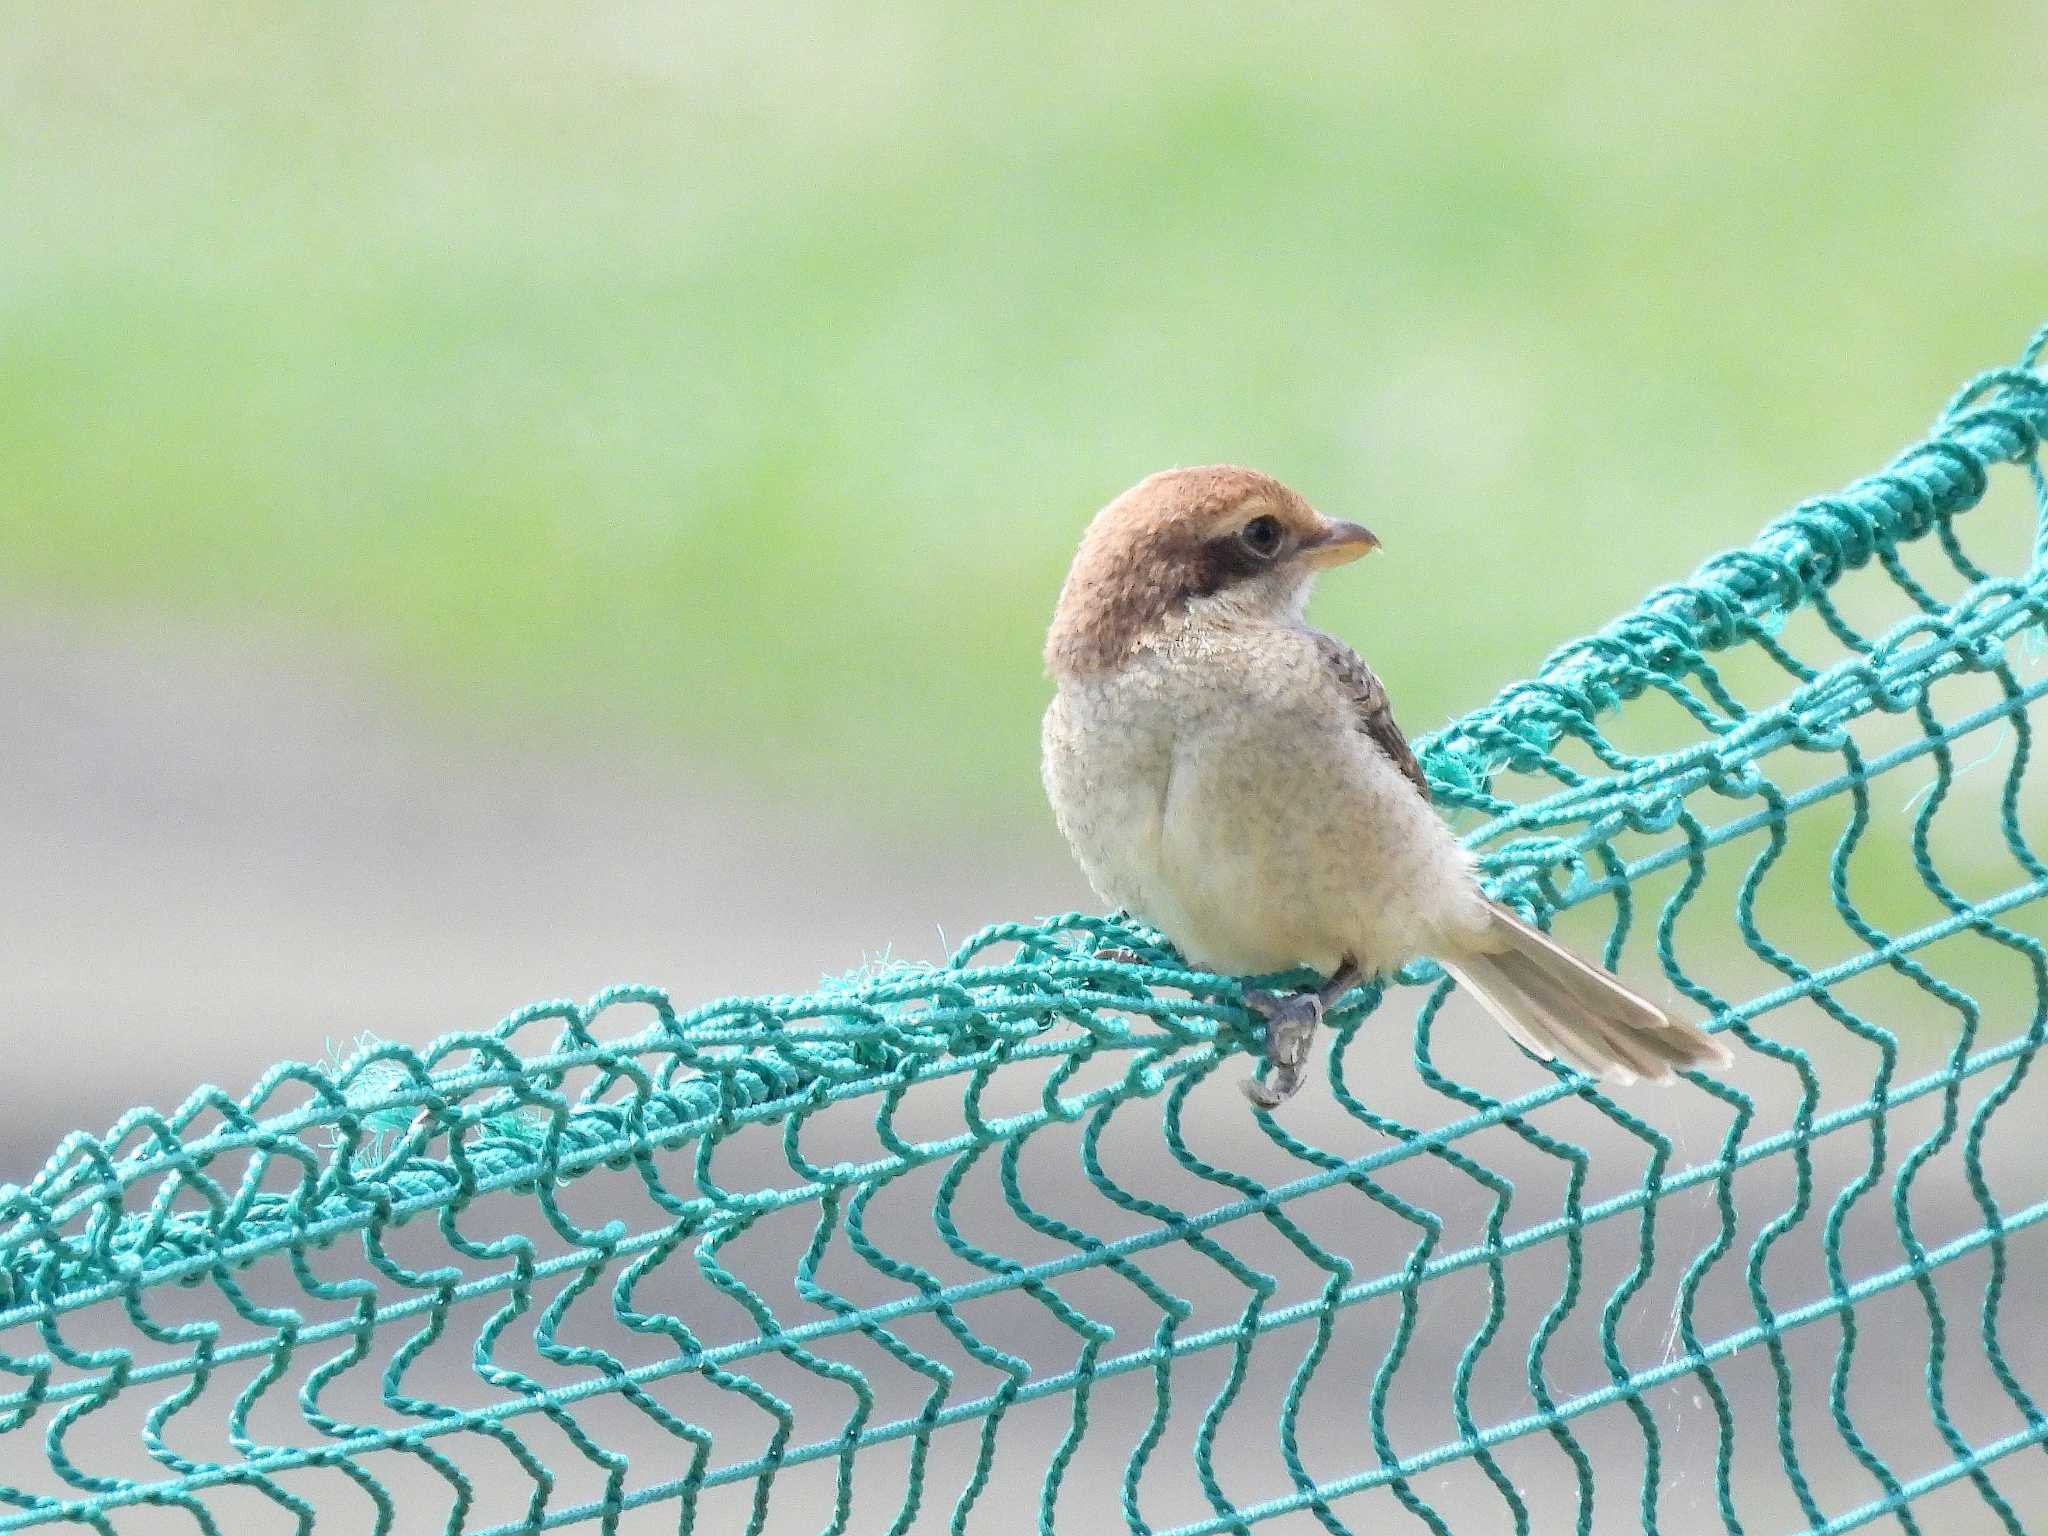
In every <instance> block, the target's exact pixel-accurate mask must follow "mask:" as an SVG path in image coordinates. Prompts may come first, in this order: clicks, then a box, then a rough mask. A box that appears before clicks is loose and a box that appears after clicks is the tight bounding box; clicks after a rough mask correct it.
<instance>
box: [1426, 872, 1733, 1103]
mask: <svg viewBox="0 0 2048 1536" xmlns="http://www.w3.org/2000/svg"><path fill="white" fill-rule="evenodd" d="M1490 917H1491V921H1490V922H1489V923H1488V925H1487V928H1486V931H1485V932H1484V933H1483V934H1482V935H1481V936H1480V937H1479V938H1478V939H1477V940H1475V941H1474V942H1473V943H1472V944H1471V945H1470V946H1469V947H1466V948H1461V949H1460V950H1459V951H1458V952H1457V953H1456V954H1455V955H1454V956H1452V957H1450V958H1448V959H1446V960H1445V961H1444V964H1445V967H1446V968H1447V969H1448V970H1449V971H1450V972H1451V974H1452V975H1454V976H1456V977H1457V978H1458V981H1459V984H1460V985H1462V986H1463V987H1464V988H1465V990H1466V991H1468V992H1470V993H1471V994H1472V996H1473V997H1474V998H1475V999H1476V1000H1477V1001H1478V1003H1479V1006H1480V1007H1482V1008H1484V1009H1485V1010H1486V1011H1487V1013H1489V1014H1490V1015H1492V1017H1493V1019H1494V1022H1495V1023H1497V1024H1499V1025H1500V1027H1501V1028H1502V1029H1505V1030H1506V1031H1507V1032H1508V1033H1509V1034H1510V1035H1512V1036H1514V1038H1515V1039H1516V1040H1517V1041H1518V1042H1520V1043H1521V1044H1522V1045H1523V1046H1525V1047H1526V1048H1527V1049H1529V1050H1530V1051H1533V1052H1534V1053H1535V1054H1536V1055H1538V1056H1540V1057H1542V1058H1543V1059H1544V1060H1545V1061H1550V1060H1553V1059H1555V1060H1561V1061H1563V1062H1565V1063H1567V1064H1568V1065H1571V1066H1574V1067H1577V1068H1578V1069H1579V1070H1580V1071H1582V1072H1586V1073H1588V1074H1590V1075H1592V1076H1594V1077H1604V1078H1607V1079H1609V1080H1610V1081H1613V1082H1617V1083H1621V1084H1623V1085H1626V1084H1629V1083H1634V1082H1637V1081H1641V1080H1648V1081H1650V1082H1654V1083H1668V1082H1671V1081H1672V1080H1673V1079H1674V1077H1675V1076H1676V1074H1677V1073H1678V1072H1679V1071H1680V1070H1681V1069H1683V1068H1688V1067H1727V1066H1729V1065H1731V1064H1732V1063H1733V1061H1734V1058H1733V1057H1732V1056H1730V1055H1729V1053H1728V1048H1727V1047H1726V1046H1724V1045H1722V1044H1721V1042H1720V1041H1718V1040H1716V1039H1715V1038H1714V1037H1713V1036H1712V1035H1709V1034H1708V1033H1707V1032H1706V1031H1705V1030H1703V1029H1701V1028H1700V1027H1699V1026H1698V1025H1696V1024H1687V1023H1684V1022H1683V1021H1681V1020H1678V1019H1674V1018H1672V1017H1671V1016H1670V1015H1669V1014H1667V1013H1665V1012H1664V1011H1663V1010H1662V1009H1661V1008H1659V1007H1657V1006H1656V1004H1654V1003H1651V1002H1648V1001H1646V1000H1645V999H1643V998H1641V997H1638V996H1637V995H1636V994H1635V993H1633V992H1631V991H1630V990H1629V989H1628V988H1627V987H1625V986H1623V985H1622V984H1621V982H1619V981H1618V980H1616V979H1615V978H1614V977H1613V976H1612V975H1610V974H1608V973H1607V972H1606V971H1603V970H1601V969H1600V967H1598V966H1597V965H1592V964H1589V963H1588V962H1586V961H1584V960H1581V959H1580V958H1579V957H1578V956H1577V955H1575V954H1573V953H1572V952H1571V951H1570V950H1568V949H1566V948H1565V947H1564V946H1563V945H1562V944H1559V943H1558V942H1557V941H1556V940H1555V939H1553V938H1551V937H1550V935H1548V934H1546V933H1544V932H1543V931H1542V930H1541V929H1538V928H1532V927H1530V926H1529V924H1527V923H1525V922H1523V921H1522V920H1521V919H1520V918H1519V917H1517V916H1515V914H1514V913H1512V912H1510V911H1508V910H1507V908H1505V907H1502V906H1500V905H1498V904H1495V905H1494V906H1493V908H1492V911H1491V914H1490Z"/></svg>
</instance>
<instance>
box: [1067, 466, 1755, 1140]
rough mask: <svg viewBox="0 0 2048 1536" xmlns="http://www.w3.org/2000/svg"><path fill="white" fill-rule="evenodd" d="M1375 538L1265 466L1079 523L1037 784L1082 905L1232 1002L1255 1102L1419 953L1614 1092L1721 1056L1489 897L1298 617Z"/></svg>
mask: <svg viewBox="0 0 2048 1536" xmlns="http://www.w3.org/2000/svg"><path fill="white" fill-rule="evenodd" d="M1379 547H1380V541H1379V539H1378V538H1377V537H1376V536H1375V535H1374V534H1373V533H1372V532H1371V531H1370V530H1368V529H1366V528H1364V527H1362V526H1360V525H1359V524H1357V523H1353V522H1346V521H1343V520H1340V519H1336V518H1330V517H1326V516H1324V515H1323V514H1322V513H1320V512H1318V511H1317V510H1316V509H1315V508H1314V507H1312V506H1311V505H1310V504H1309V502H1308V501H1307V500H1305V499H1304V498H1303V497H1302V496H1301V495H1299V494H1298V493H1296V492H1295V491H1292V490H1290V489H1289V488H1288V487H1287V486H1285V485H1283V484H1281V482H1280V481H1278V480H1276V479H1274V478H1273V477H1271V476H1270V475H1266V474H1262V473H1260V472H1259V471H1257V470H1252V469H1245V468H1242V467H1239V466H1237V465H1230V464H1213V465H1205V466H1200V467H1195V468H1181V469H1169V470H1163V471H1161V472H1159V473H1158V474H1154V475H1152V476H1150V477H1148V478H1146V479H1144V480H1141V481H1139V482H1138V484H1136V485H1135V486H1133V487H1131V488H1130V489H1129V490H1127V491H1125V492H1124V493H1123V494H1122V495H1120V496H1118V497H1117V498H1116V499H1114V500H1113V501H1111V502H1110V503H1109V504H1108V505H1106V506H1105V507H1103V508H1102V510H1101V511H1099V512H1098V513H1096V514H1095V516H1094V518H1093V520H1092V521H1090V523H1089V524H1088V526H1087V529H1086V531H1085V532H1084V534H1083V535H1082V538H1081V542H1080V547H1079V549H1078V550H1077V551H1076V553H1075V555H1074V559H1073V563H1072V565H1071V567H1070V568H1069V570H1068V572H1067V577H1066V581H1065V583H1064V584H1063V585H1062V587H1061V589H1060V594H1059V600H1058V603H1057V605H1056V607H1055V610H1054V614H1053V620H1052V624H1051V627H1050V629H1049V630H1048V631H1047V634H1046V641H1045V664H1046V669H1047V671H1048V672H1049V673H1050V674H1051V677H1052V681H1053V685H1054V689H1053V698H1052V702H1051V704H1050V706H1049V707H1048V708H1047V710H1046V713H1045V719H1044V727H1043V731H1042V742H1041V745H1042V749H1043V756H1042V767H1043V774H1044V780H1045V789H1046V794H1047V796H1048V798H1049V799H1050V800H1051V802H1052V809H1053V814H1054V817H1055V819H1056V820H1057V822H1058V823H1059V827H1060V830H1061V832H1062V833H1063V834H1064V835H1065V837H1066V840H1067V842H1068V843H1069V845H1070V846H1071V847H1072V849H1073V852H1074V855H1075V857H1076V859H1077V860H1078V862H1079V863H1080V865H1081V868H1082V871H1083V873H1085V874H1086V875H1087V877H1088V880H1089V883H1090V884H1091V885H1093V887H1094V888H1095V891H1096V894H1097V895H1098V896H1100V897H1101V898H1102V900H1103V901H1105V902H1107V903H1109V904H1110V905H1111V906H1113V907H1117V908H1121V909H1123V910H1125V911H1127V912H1129V913H1131V914H1132V915H1133V916H1135V917H1137V918H1139V919H1140V920H1142V921H1143V922H1145V923H1147V924H1149V925H1150V926H1151V927H1152V928H1154V929H1156V930H1157V931H1158V932H1160V933H1161V934H1163V935H1164V936H1165V937H1166V938H1167V939H1168V940H1169V941H1170V942H1171V943H1172V944H1173V945H1174V947H1175V948H1176V949H1177V950H1178V951H1179V952H1180V954H1181V955H1182V956H1183V957H1184V958H1185V959H1187V960H1188V961H1189V962H1191V963H1192V964H1194V965H1196V966H1199V967H1201V968H1204V969H1207V970H1210V971H1214V972H1220V973H1224V974H1229V975H1245V976H1257V975H1265V974H1271V973H1275V972H1283V971H1290V970H1296V969H1299V968H1302V967H1306V968H1308V969H1310V970H1312V971H1314V972H1315V973H1317V974H1318V975H1320V976H1321V977H1323V978H1324V980H1323V982H1322V983H1321V985H1319V986H1317V987H1315V988H1314V989H1312V990H1308V991H1304V992H1299V993H1294V994H1292V995H1288V996H1279V995H1276V994H1274V993H1271V992H1266V991H1261V990H1257V989H1249V990H1248V991H1247V994H1246V1002H1247V1005H1248V1006H1249V1007H1250V1008H1251V1009H1252V1010H1253V1011H1254V1012H1255V1013H1257V1014H1258V1015H1259V1016H1260V1017H1262V1018H1263V1020H1264V1023H1265V1061H1266V1071H1265V1073H1264V1076H1263V1077H1262V1078H1261V1077H1254V1078H1251V1079H1248V1080H1247V1081H1246V1082H1245V1083H1244V1085H1243V1086H1244V1091H1245V1093H1246V1095H1247V1096H1248V1097H1249V1098H1250V1099H1251V1100H1252V1101H1253V1103H1255V1104H1256V1105H1258V1106H1259V1107H1261V1108H1263V1109H1268V1110H1270V1109H1273V1108H1275V1107H1277V1106H1278V1105H1279V1104H1280V1103H1282V1102H1283V1101H1285V1100H1286V1099H1287V1098H1289V1097H1291V1096H1292V1095H1293V1094H1294V1092H1295V1091H1296V1090H1297V1089H1298V1088H1299V1086H1300V1084H1301V1081H1302V1078H1303V1074H1304V1071H1305V1068H1306V1065H1307V1062H1308V1060H1309V1057H1310V1055H1311V1053H1312V1047H1313V1041H1314V1036H1315V1032H1316V1029H1317V1027H1318V1026H1319V1025H1320V1024H1321V1022H1322V1019H1323V1015H1324V1013H1325V1012H1326V1011H1327V1010H1328V1009H1329V1008H1331V1007H1332V1006H1334V1004H1335V1003H1336V1002H1337V1001H1338V1000H1339V999H1340V998H1342V997H1343V995H1344V994H1345V993H1346V992H1347V991H1348V990H1350V989H1351V988H1352V987H1354V986H1356V985H1358V984H1359V983H1361V982H1362V981H1365V980H1367V979H1370V978H1372V977H1375V976H1381V975H1385V974H1388V973H1390V972H1392V971H1394V970H1397V969H1398V968H1400V967H1401V966H1402V965H1404V964H1405V963H1407V962H1408V961H1409V960H1411V959H1413V958H1414V957H1416V956H1419V955H1428V956H1431V957H1433V958H1434V959H1436V960H1437V961H1438V963H1439V964H1441V965H1442V966H1443V967H1444V968H1445V969H1446V970H1447V971H1449V972H1450V974H1451V975H1452V976H1453V977H1454V978H1455V979H1456V980H1457V981H1458V982H1459V983H1460V984H1461V985H1462V986H1463V988H1464V989H1465V990H1466V991H1467V992H1469V993H1470V994H1471V996H1472V997H1473V999H1474V1000H1475V1001H1476V1002H1477V1003H1478V1005H1479V1006H1480V1008H1481V1009H1483V1010H1484V1011H1485V1012H1486V1013H1487V1014H1488V1015H1490V1016H1491V1017H1492V1018H1493V1020H1494V1021H1495V1022H1496V1023H1498V1024H1499V1025H1500V1027H1501V1028H1502V1029H1504V1030H1506V1031H1507V1033H1508V1034H1509V1035H1510V1036H1511V1037H1512V1038H1513V1039H1514V1040H1515V1041H1516V1042H1517V1043H1518V1044H1520V1045H1521V1046H1522V1047H1523V1048H1524V1049H1525V1050H1527V1051H1529V1052H1530V1053H1531V1054H1533V1055H1535V1056H1536V1057H1538V1058H1540V1059H1542V1060H1545V1061H1555V1062H1559V1063H1562V1064H1564V1065H1566V1066H1569V1067H1573V1068H1576V1069H1578V1070H1579V1071H1580V1072H1582V1073H1585V1074H1586V1075H1588V1076H1591V1077H1595V1078H1601V1079H1605V1080H1607V1081H1609V1082H1611V1083H1614V1084H1617V1085H1628V1084H1632V1083H1635V1082H1638V1081H1650V1082H1658V1083H1668V1082H1671V1081H1674V1080H1675V1078H1676V1074H1677V1073H1678V1072H1679V1071H1681V1070H1686V1069H1695V1068H1705V1067H1710V1066H1711V1067H1716V1068H1726V1067H1728V1066H1729V1065H1731V1064H1732V1058H1731V1056H1730V1053H1729V1051H1728V1050H1727V1048H1726V1047H1725V1046H1724V1045H1723V1044H1722V1043H1721V1042H1720V1041H1718V1040H1716V1039H1715V1038H1714V1037H1713V1036H1712V1035H1710V1034H1708V1033H1707V1032H1706V1031H1705V1030H1703V1029H1701V1028H1700V1027H1699V1026H1698V1025H1696V1024H1692V1023H1688V1022H1685V1021H1683V1020H1680V1019H1678V1018H1675V1017H1673V1016H1672V1015H1671V1014H1669V1013H1667V1012H1666V1011H1665V1010H1664V1009H1662V1008H1659V1007H1658V1006H1657V1005H1656V1004H1654V1003H1652V1002H1650V1001H1649V1000H1648V999H1646V998H1644V997H1642V996H1640V995H1639V994H1638V993H1636V992H1634V991H1632V990H1631V989H1630V988H1629V987H1627V986H1626V985H1624V984H1623V983H1622V982H1621V981H1620V980H1619V979H1617V978H1616V977H1615V976H1614V975H1612V974H1611V973H1610V972H1608V971H1606V970H1604V969H1602V968H1601V967H1599V966H1597V965H1594V964H1592V963H1591V962H1589V961H1587V960H1584V959H1581V958H1580V957H1579V956H1577V955H1575V954H1573V953H1572V952H1571V951H1570V950H1568V949H1566V948H1565V947H1564V946H1563V945H1561V944H1559V943H1558V942H1557V941H1556V940H1555V939H1553V938H1551V937H1550V936H1549V935H1548V934H1547V933H1545V932H1543V931H1542V930H1541V929H1539V928H1537V927H1536V926H1535V925H1533V924H1532V923H1530V922H1528V921H1526V920H1525V919H1524V918H1522V917H1521V916H1520V915H1518V914H1517V913H1516V912H1514V911H1513V910H1512V909H1510V908H1509V907H1507V906H1505V905H1503V904H1502V903H1500V902H1498V901H1495V900H1493V899H1492V898H1491V897H1489V896H1488V895H1487V893H1486V892H1485V891H1484V890H1483V889H1482V888H1481V885H1480V882H1479V879H1478V875H1477V871H1476V868H1475V866H1474V864H1473V861H1472V858H1471V856H1470V854H1469V853H1468V852H1467V850H1466V849H1465V848H1464V847H1463V846H1462V845H1461V844H1460V843H1459V841H1458V840H1457V838H1456V836H1455V835H1454V834H1453V832H1452V830H1451V827H1450V826H1449V824H1448V823H1447V822H1446V821H1445V820H1444V819H1443V817H1442V816H1440V815H1439V814H1438V813H1437V811H1436V809H1435V807H1434V806H1433V805H1432V803H1431V795H1430V785H1429V780H1428V778H1427V777H1426V776H1425V775H1424V773H1423V770H1422V768H1421V766H1420V764H1419V763H1418V762H1417V761H1416V757H1415V754H1414V752H1413V751H1412V750H1410V748H1409V745H1408V743H1407V741H1406V739H1405V738H1404V737H1403V736H1402V734H1401V731H1400V728H1399V726H1397V725H1396V724H1395V721H1394V715H1393V710H1392V708H1391V707H1390V706H1389V704H1388V701H1387V693H1386V690H1385V688H1384V687H1382V686H1381V683H1380V680H1379V678H1378V676H1377V675H1375V673H1374V672H1373V670H1372V669H1371V668H1370V667H1368V666H1367V665H1366V664H1365V662H1364V661H1362V660H1361V659H1360V658H1359V657H1358V655H1357V654H1356V653H1355V652H1354V651H1353V650H1352V649H1351V648H1350V647H1349V646H1347V645H1346V644H1344V642H1343V641H1341V640H1338V639H1337V638H1335V637H1334V636H1332V635H1329V634H1326V633H1324V632H1323V631H1321V630H1318V629H1315V628H1312V627H1311V626H1310V625H1309V623H1308V621H1307V619H1306V617H1305V608H1306V605H1307V602H1308V597H1309V592H1310V589H1311V587H1312V585H1313V584H1314V581H1315V579H1316V577H1317V576H1318V575H1319V574H1321V573H1322V572H1324V571H1327V570H1330V569H1332V568H1334V567H1337V566H1341V565H1345V564H1348V563H1350V562H1352V561H1354V560H1357V559H1358V558H1360V557H1361V556H1363V555H1366V554H1369V553H1370V552H1372V551H1374V550H1376V549H1378V548H1379Z"/></svg>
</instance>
